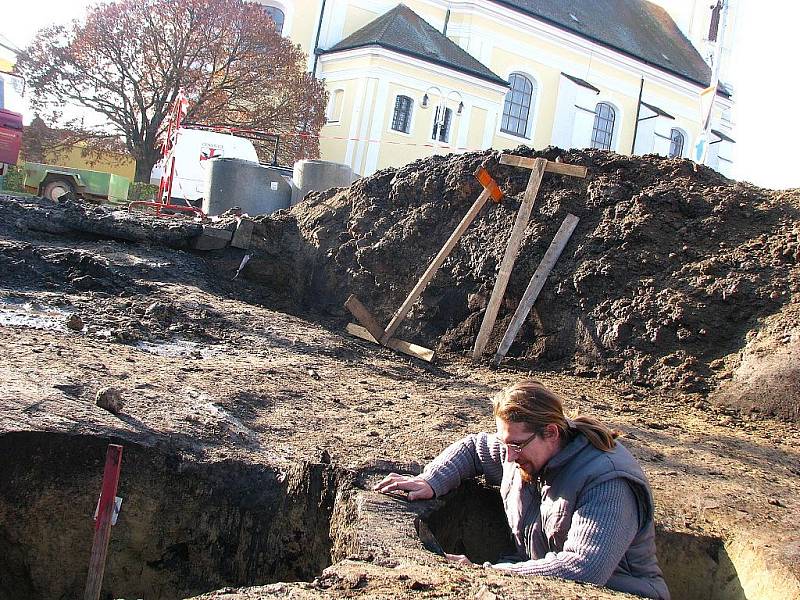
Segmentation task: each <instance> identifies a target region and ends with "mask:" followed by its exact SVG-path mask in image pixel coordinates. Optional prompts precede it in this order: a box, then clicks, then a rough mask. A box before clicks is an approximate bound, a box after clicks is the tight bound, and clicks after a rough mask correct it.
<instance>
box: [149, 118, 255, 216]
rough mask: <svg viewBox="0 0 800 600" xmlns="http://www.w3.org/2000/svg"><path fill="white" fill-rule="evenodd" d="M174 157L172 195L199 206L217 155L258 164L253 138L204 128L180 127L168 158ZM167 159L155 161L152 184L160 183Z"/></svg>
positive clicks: (168, 159)
mask: <svg viewBox="0 0 800 600" xmlns="http://www.w3.org/2000/svg"><path fill="white" fill-rule="evenodd" d="M172 156H174V157H175V176H174V177H173V179H172V198H173V199H183V200H186V202H187V203H189V204H192V205H195V206H199V204H200V203H201V202H202V199H203V193H204V190H205V187H206V177H207V172H208V167H209V164H210V162H211V161H212V160H213V159H215V158H220V157H223V156H224V157H226V158H240V159H243V160H249V161H252V162H254V163H258V155H257V154H256V149H255V148H254V147H253V144H252V143H251V142H250V140H248V139H245V138H240V137H236V136H234V135H228V134H226V133H216V132H214V131H203V130H201V129H185V128H180V129H178V135H177V139H176V141H175V147H174V148H173V150H172V154H170V156H168V157H167V158H166V160H167V161H170V160H172ZM164 164H165V163H164V160H163V159H162V161H159V162H158V163H156V166H155V167H153V171H152V173H150V183H153V184H155V185H158V184H159V183H160V182H161V176H162V175H163V173H164Z"/></svg>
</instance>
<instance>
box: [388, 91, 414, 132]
mask: <svg viewBox="0 0 800 600" xmlns="http://www.w3.org/2000/svg"><path fill="white" fill-rule="evenodd" d="M413 106H414V101H413V100H412V99H411V98H409V97H408V96H398V97H397V98H395V101H394V115H392V129H394V130H395V131H400V132H402V133H408V132H409V131H410V130H411V108H412V107H413Z"/></svg>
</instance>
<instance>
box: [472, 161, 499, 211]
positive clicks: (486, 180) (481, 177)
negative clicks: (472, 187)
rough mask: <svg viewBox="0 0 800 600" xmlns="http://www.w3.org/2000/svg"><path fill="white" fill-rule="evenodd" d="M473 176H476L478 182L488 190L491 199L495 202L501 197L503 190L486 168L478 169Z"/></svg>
mask: <svg viewBox="0 0 800 600" xmlns="http://www.w3.org/2000/svg"><path fill="white" fill-rule="evenodd" d="M475 177H477V178H478V181H479V182H480V184H481V185H482V186H483V187H485V188H486V189H487V190H489V193H490V194H491V196H492V201H493V202H494V203H495V204H497V203H498V202H500V200H502V199H503V190H501V189H500V187H499V186H498V185H497V182H496V181H495V180H494V179H493V178H492V176H491V175H489V171H487V170H486V169H483V168H481V169H478V172H477V173H475Z"/></svg>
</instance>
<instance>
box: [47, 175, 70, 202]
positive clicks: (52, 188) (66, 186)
mask: <svg viewBox="0 0 800 600" xmlns="http://www.w3.org/2000/svg"><path fill="white" fill-rule="evenodd" d="M64 194H72V195H74V194H75V186H74V185H72V183H70V182H69V181H67V180H66V179H51V180H50V181H48V182H47V183H46V184H45V186H44V189H43V190H42V198H47V199H48V200H52V201H53V202H55V201H56V200H58V199H59V198H60V197H61V196H63V195H64Z"/></svg>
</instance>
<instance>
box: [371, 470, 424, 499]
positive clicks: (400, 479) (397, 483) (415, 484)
mask: <svg viewBox="0 0 800 600" xmlns="http://www.w3.org/2000/svg"><path fill="white" fill-rule="evenodd" d="M372 489H373V490H375V491H376V492H381V493H382V494H385V493H387V492H408V499H409V500H429V499H431V498H433V496H434V494H433V488H432V487H431V486H430V485H428V482H427V481H425V480H424V479H422V477H418V476H416V475H400V474H398V473H389V474H388V475H387V476H386V477H384V478H383V479H382V480H381V481H380V483H378V484H377V485H376V486H375V487H374V488H372Z"/></svg>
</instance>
